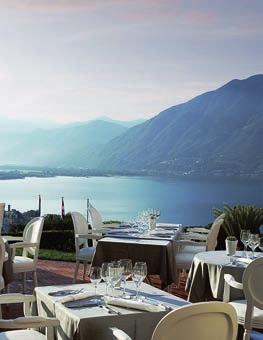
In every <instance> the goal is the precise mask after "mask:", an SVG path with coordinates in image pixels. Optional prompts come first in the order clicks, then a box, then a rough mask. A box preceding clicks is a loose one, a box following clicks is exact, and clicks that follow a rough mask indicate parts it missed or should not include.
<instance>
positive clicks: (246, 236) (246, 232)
mask: <svg viewBox="0 0 263 340" xmlns="http://www.w3.org/2000/svg"><path fill="white" fill-rule="evenodd" d="M249 236H250V231H249V230H247V229H242V230H241V233H240V240H241V242H242V243H243V244H244V255H245V257H247V246H248V243H249Z"/></svg>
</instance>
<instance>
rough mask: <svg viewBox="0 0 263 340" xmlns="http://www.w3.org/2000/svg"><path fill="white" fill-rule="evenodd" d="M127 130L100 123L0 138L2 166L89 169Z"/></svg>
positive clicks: (7, 135) (3, 135) (88, 123)
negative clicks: (110, 142) (108, 146)
mask: <svg viewBox="0 0 263 340" xmlns="http://www.w3.org/2000/svg"><path fill="white" fill-rule="evenodd" d="M126 130H127V128H126V127H124V126H121V125H119V124H116V123H111V122H105V121H101V120H96V121H91V122H87V123H82V124H81V123H79V124H78V125H76V126H74V125H72V126H71V125H66V126H62V127H59V128H54V129H51V130H43V129H36V130H33V131H27V132H26V133H24V132H21V133H17V132H16V133H12V132H8V133H6V134H5V133H2V134H1V144H0V152H1V164H17V165H34V166H59V167H61V166H70V167H82V166H83V167H92V166H91V164H93V162H94V161H95V159H96V155H97V154H98V153H99V151H100V150H101V148H102V147H103V146H104V145H105V144H106V143H108V142H109V141H110V140H111V139H113V138H115V137H117V136H118V135H120V134H122V133H124V132H125V131H126Z"/></svg>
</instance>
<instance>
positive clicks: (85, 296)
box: [58, 292, 101, 304]
mask: <svg viewBox="0 0 263 340" xmlns="http://www.w3.org/2000/svg"><path fill="white" fill-rule="evenodd" d="M88 298H94V299H95V298H101V295H94V294H91V293H90V292H84V293H79V294H75V295H68V296H65V297H64V298H62V299H59V300H58V301H59V302H60V303H63V304H64V303H66V302H71V301H78V300H83V299H88Z"/></svg>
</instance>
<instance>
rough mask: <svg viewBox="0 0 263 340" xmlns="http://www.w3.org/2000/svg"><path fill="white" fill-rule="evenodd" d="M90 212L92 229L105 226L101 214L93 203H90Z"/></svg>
mask: <svg viewBox="0 0 263 340" xmlns="http://www.w3.org/2000/svg"><path fill="white" fill-rule="evenodd" d="M88 212H89V215H90V220H91V227H92V229H101V228H102V227H103V221H102V217H101V214H100V213H99V212H98V210H97V209H96V208H94V207H93V205H92V204H91V203H89V207H88Z"/></svg>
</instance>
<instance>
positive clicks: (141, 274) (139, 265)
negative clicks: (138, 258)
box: [132, 262, 147, 300]
mask: <svg viewBox="0 0 263 340" xmlns="http://www.w3.org/2000/svg"><path fill="white" fill-rule="evenodd" d="M146 276H147V264H146V262H136V263H135V265H134V267H133V271H132V280H133V282H134V283H135V284H136V297H135V298H136V300H140V287H141V283H142V281H143V280H144V279H145V277H146Z"/></svg>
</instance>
